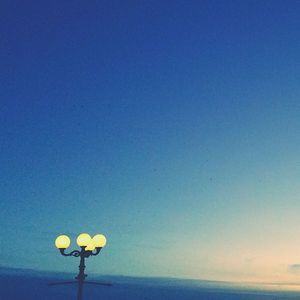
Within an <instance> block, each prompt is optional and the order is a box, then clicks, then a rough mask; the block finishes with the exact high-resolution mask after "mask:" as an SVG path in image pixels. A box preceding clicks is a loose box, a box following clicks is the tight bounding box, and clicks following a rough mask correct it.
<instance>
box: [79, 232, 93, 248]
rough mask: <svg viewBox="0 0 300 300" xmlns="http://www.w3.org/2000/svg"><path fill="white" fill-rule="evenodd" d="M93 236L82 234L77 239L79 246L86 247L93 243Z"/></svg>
mask: <svg viewBox="0 0 300 300" xmlns="http://www.w3.org/2000/svg"><path fill="white" fill-rule="evenodd" d="M91 239H92V238H91V236H90V235H89V234H87V233H81V234H79V236H78V237H77V240H76V242H77V245H78V246H80V247H86V246H87V245H88V244H89V243H90V242H91Z"/></svg>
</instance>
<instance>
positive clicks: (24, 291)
mask: <svg viewBox="0 0 300 300" xmlns="http://www.w3.org/2000/svg"><path fill="white" fill-rule="evenodd" d="M73 278H74V275H72V274H56V273H46V272H37V271H33V270H19V269H9V268H0V299H1V300H14V299H16V300H22V299H38V300H50V299H53V300H54V299H63V300H69V299H70V300H71V299H72V300H76V292H77V285H76V283H74V284H62V283H64V282H68V281H72V280H73ZM87 280H90V281H93V282H102V283H111V284H112V286H101V285H93V284H86V285H85V287H84V297H83V299H84V300H119V299H120V300H175V299H176V300H199V299H200V300H201V299H207V300H221V299H222V300H230V299H233V300H235V299H240V300H248V299H253V300H275V299H277V300H279V299H280V300H284V299H300V291H298V292H296V291H286V290H285V287H284V286H281V285H280V286H274V288H272V286H264V285H241V284H234V283H226V282H217V281H205V280H202V281H201V280H179V279H172V278H170V279H169V278H134V277H125V276H97V275H93V274H90V276H89V277H88V278H87ZM52 283H58V285H51V284H52Z"/></svg>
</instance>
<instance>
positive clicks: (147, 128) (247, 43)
mask: <svg viewBox="0 0 300 300" xmlns="http://www.w3.org/2000/svg"><path fill="white" fill-rule="evenodd" d="M0 15H1V17H0V44H1V47H0V70H1V72H0V76H1V79H0V101H1V110H0V118H1V128H0V131H1V181H0V184H1V202H0V208H1V210H0V211H1V212H0V231H1V240H2V241H1V253H2V254H1V258H0V264H1V265H5V266H12V267H25V268H33V269H46V270H62V271H74V272H75V271H76V270H77V269H76V268H77V264H78V262H77V261H76V259H72V258H69V259H67V258H65V257H62V256H60V255H59V254H58V253H57V251H56V249H55V248H54V244H53V241H54V239H55V237H56V235H58V234H60V233H67V234H69V235H70V236H71V238H72V239H74V238H75V237H76V235H77V233H80V232H89V233H91V234H95V233H98V232H101V233H104V234H105V235H106V236H107V238H108V246H107V248H106V249H105V250H104V251H103V253H102V255H101V258H100V256H99V257H97V258H93V262H92V259H91V260H90V261H89V262H88V269H89V270H90V271H93V272H97V273H105V274H124V275H126V274H129V275H137V276H144V275H147V276H176V277H191V278H210V279H226V280H227V279H228V280H244V279H245V280H249V279H251V280H252V279H253V280H260V279H261V280H266V279H267V280H277V279H278V280H283V279H287V280H297V278H298V280H299V275H297V274H299V271H298V269H300V267H299V268H298V267H297V265H298V264H299V263H300V244H299V235H300V227H299V216H300V201H299V200H300V199H299V195H300V184H299V175H300V159H299V153H300V135H299V134H300V88H299V79H300V59H299V53H300V31H299V28H300V18H299V16H300V2H299V1H133V0H132V1H111V0H109V1H62V0H60V1H11V0H9V1H8V0H7V1H6V0H5V1H1V4H0ZM73 247H75V243H73ZM297 276H298V277H297Z"/></svg>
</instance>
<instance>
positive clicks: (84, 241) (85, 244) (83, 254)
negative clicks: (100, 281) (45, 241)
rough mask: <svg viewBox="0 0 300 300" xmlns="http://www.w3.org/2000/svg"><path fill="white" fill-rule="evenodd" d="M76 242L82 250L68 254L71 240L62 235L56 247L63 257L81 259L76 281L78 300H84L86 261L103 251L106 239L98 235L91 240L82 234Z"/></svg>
mask: <svg viewBox="0 0 300 300" xmlns="http://www.w3.org/2000/svg"><path fill="white" fill-rule="evenodd" d="M76 242H77V245H78V246H79V247H80V250H73V251H71V252H70V253H66V252H65V250H66V249H67V248H68V247H69V246H70V244H71V240H70V238H69V237H68V236H67V235H60V236H58V237H57V238H56V240H55V246H56V247H57V248H58V250H59V251H60V253H61V254H62V255H63V256H75V257H80V264H79V273H78V275H77V276H76V277H75V279H76V280H77V282H78V293H77V299H78V300H82V290H83V283H84V280H85V278H86V277H87V275H86V274H84V269H85V259H86V258H88V257H90V256H96V255H98V254H99V253H100V251H101V249H102V248H103V247H104V246H105V245H106V238H105V236H104V235H103V234H96V235H95V236H94V237H93V238H91V236H90V235H89V234H87V233H81V234H80V235H79V236H78V237H77V239H76ZM86 283H92V282H86Z"/></svg>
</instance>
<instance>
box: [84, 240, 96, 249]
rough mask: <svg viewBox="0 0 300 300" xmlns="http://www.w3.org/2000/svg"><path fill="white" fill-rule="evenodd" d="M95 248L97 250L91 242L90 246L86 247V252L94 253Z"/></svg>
mask: <svg viewBox="0 0 300 300" xmlns="http://www.w3.org/2000/svg"><path fill="white" fill-rule="evenodd" d="M95 248H96V247H95V245H94V243H93V242H92V241H91V242H89V244H88V245H87V246H86V247H85V250H86V251H93V250H94V249H95Z"/></svg>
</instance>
